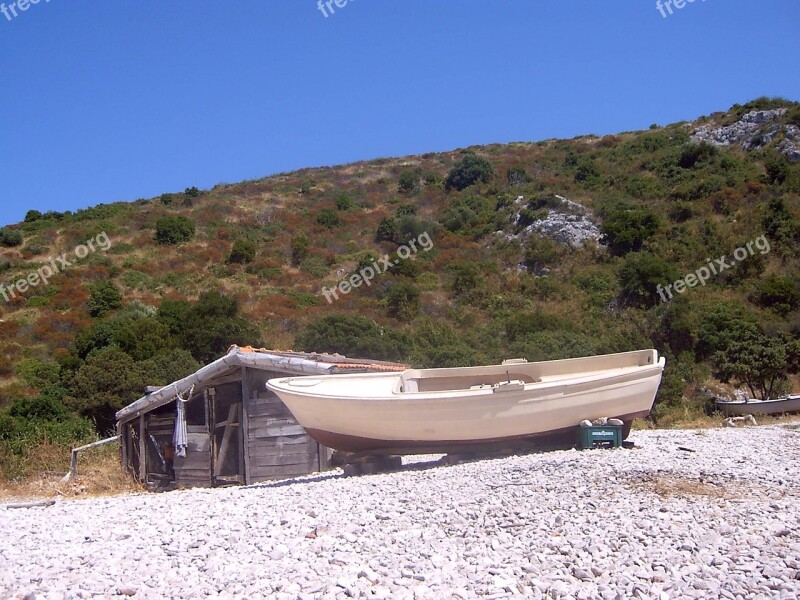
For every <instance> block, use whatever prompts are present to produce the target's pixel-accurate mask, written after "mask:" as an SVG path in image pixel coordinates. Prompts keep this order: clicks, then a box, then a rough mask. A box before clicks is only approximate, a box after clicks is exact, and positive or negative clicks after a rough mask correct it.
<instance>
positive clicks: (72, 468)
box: [67, 435, 119, 479]
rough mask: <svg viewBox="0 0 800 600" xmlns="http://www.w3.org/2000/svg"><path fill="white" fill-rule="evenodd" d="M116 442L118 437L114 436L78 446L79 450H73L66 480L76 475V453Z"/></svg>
mask: <svg viewBox="0 0 800 600" xmlns="http://www.w3.org/2000/svg"><path fill="white" fill-rule="evenodd" d="M117 440H119V436H118V435H115V436H113V437H110V438H106V439H104V440H100V441H99V442H93V443H91V444H86V445H85V446H80V447H79V448H73V449H72V457H71V459H70V465H69V473H68V475H67V478H68V479H69V478H70V477H75V475H77V473H78V452H83V451H84V450H90V449H91V448H97V447H98V446H104V445H106V444H110V443H111V442H116V441H117Z"/></svg>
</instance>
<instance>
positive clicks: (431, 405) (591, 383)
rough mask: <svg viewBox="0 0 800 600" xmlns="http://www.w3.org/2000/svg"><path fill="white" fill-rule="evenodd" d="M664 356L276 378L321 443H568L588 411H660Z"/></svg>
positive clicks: (384, 448) (419, 447) (416, 448)
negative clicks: (658, 394)
mask: <svg viewBox="0 0 800 600" xmlns="http://www.w3.org/2000/svg"><path fill="white" fill-rule="evenodd" d="M663 369H664V359H663V358H660V357H659V356H658V352H657V351H655V350H640V351H636V352H625V353H621V354H608V355H604V356H591V357H586V358H574V359H567V360H555V361H546V362H534V363H528V362H527V361H524V360H513V361H505V362H504V363H503V364H502V365H493V366H483V367H465V368H451V369H422V370H420V369H409V370H406V371H402V372H394V373H366V374H352V375H328V376H321V377H316V376H310V377H288V378H278V379H271V380H269V381H268V382H267V387H268V388H269V389H271V390H272V391H274V392H275V393H276V394H277V395H278V396H279V397H280V399H281V400H282V401H283V402H284V404H286V406H288V407H289V410H291V412H292V414H293V415H294V416H295V418H296V419H297V421H298V422H299V423H300V424H301V425H302V426H303V427H304V428H305V429H306V431H308V433H309V434H310V435H311V436H312V437H314V438H315V439H316V440H317V441H318V442H320V443H321V444H323V445H325V446H328V447H329V448H334V449H337V450H342V451H346V452H369V453H376V454H377V453H382V454H413V453H428V452H436V451H443V452H448V451H449V452H455V451H459V450H463V451H469V450H470V449H474V448H475V447H476V446H487V445H498V446H501V447H507V446H509V445H516V444H517V443H521V444H523V445H530V444H531V443H533V445H564V444H573V443H574V442H575V436H576V429H577V427H578V425H579V423H580V422H581V421H582V420H583V419H596V418H600V417H615V418H618V419H621V420H622V421H623V422H624V423H625V431H624V434H625V436H627V433H628V432H629V431H630V425H631V423H632V421H633V420H634V419H636V418H640V417H645V416H647V415H648V414H649V413H650V410H651V408H652V406H653V402H654V400H655V395H656V391H657V390H658V385H659V383H660V381H661V373H662V371H663Z"/></svg>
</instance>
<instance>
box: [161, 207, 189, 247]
mask: <svg viewBox="0 0 800 600" xmlns="http://www.w3.org/2000/svg"><path fill="white" fill-rule="evenodd" d="M194 230H195V228H194V222H192V220H191V219H188V218H186V217H183V216H180V215H172V216H168V217H162V218H161V219H159V220H158V221H156V235H155V240H156V242H158V243H159V244H163V245H173V246H174V245H176V244H182V243H184V242H188V241H190V240H191V239H192V238H193V237H194Z"/></svg>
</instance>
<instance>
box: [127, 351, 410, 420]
mask: <svg viewBox="0 0 800 600" xmlns="http://www.w3.org/2000/svg"><path fill="white" fill-rule="evenodd" d="M240 367H250V368H252V369H262V370H266V371H278V372H281V373H288V374H298V375H333V374H335V373H350V372H359V371H365V372H370V371H404V370H405V369H407V368H408V366H406V365H403V364H400V363H391V362H383V361H378V360H363V359H355V358H347V357H346V356H342V355H341V354H325V353H315V352H291V351H289V352H286V351H281V350H267V349H265V348H252V347H250V346H242V347H239V346H231V347H230V349H229V350H228V353H227V354H226V355H225V356H223V357H221V358H218V359H217V360H215V361H214V362H212V363H209V364H207V365H206V366H204V367H202V368H201V369H199V370H198V371H196V372H194V373H192V374H191V375H188V376H187V377H184V378H183V379H180V380H178V381H175V382H173V383H170V384H168V385H165V386H164V387H162V388H160V389H158V390H156V391H155V392H153V393H151V394H147V395H146V396H142V397H141V398H139V399H138V400H136V402H133V403H132V404H129V405H128V406H126V407H125V408H123V409H121V410H119V411H118V412H117V415H116V416H117V421H120V422H125V421H129V420H131V419H134V418H136V417H138V416H140V415H142V414H144V413H146V412H150V411H151V410H154V409H156V408H158V407H160V406H164V405H165V404H168V403H170V402H172V401H173V400H175V398H176V397H177V396H178V395H179V394H181V395H182V394H184V393H186V392H187V391H189V390H190V389H191V388H192V386H202V385H203V384H204V383H207V382H209V381H211V380H212V379H215V378H218V377H222V376H224V375H228V374H230V373H233V372H234V371H235V370H236V369H238V368H240Z"/></svg>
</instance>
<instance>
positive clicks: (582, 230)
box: [508, 195, 601, 248]
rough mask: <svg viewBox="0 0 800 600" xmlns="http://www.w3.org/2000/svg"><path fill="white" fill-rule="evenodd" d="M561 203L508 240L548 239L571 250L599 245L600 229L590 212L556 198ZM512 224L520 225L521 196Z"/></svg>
mask: <svg viewBox="0 0 800 600" xmlns="http://www.w3.org/2000/svg"><path fill="white" fill-rule="evenodd" d="M556 198H557V199H558V200H559V201H560V202H561V204H560V205H559V206H558V207H555V208H550V209H549V210H548V214H547V216H546V217H545V218H543V219H539V220H536V221H534V222H533V223H531V224H530V225H527V226H526V227H524V228H522V229H521V230H520V231H519V233H517V234H515V235H511V236H508V237H509V238H520V237H522V238H527V237H530V235H531V234H533V233H538V234H540V235H543V236H546V237H549V238H551V239H553V240H555V241H557V242H559V243H561V244H567V245H569V246H572V247H574V248H580V247H582V246H584V244H585V243H586V242H587V241H592V242H594V243H596V244H599V243H600V236H601V233H600V229H599V227H598V226H597V225H596V224H595V222H594V220H593V219H594V215H593V214H592V212H591V211H590V210H589V209H588V208H586V207H585V206H583V205H582V204H580V203H578V202H574V201H572V200H569V199H568V198H565V197H563V196H558V195H556ZM515 205H516V209H517V212H516V215H515V217H514V224H515V225H518V224H519V222H520V211H522V209H523V208H525V206H526V202H525V197H524V196H520V197H518V198H517V200H516V202H515Z"/></svg>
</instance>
